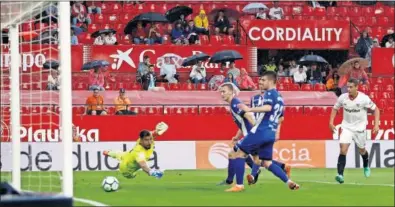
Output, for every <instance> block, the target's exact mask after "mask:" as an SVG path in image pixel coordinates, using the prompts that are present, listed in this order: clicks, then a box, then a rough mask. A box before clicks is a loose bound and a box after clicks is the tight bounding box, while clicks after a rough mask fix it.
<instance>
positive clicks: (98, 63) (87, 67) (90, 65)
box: [82, 60, 108, 70]
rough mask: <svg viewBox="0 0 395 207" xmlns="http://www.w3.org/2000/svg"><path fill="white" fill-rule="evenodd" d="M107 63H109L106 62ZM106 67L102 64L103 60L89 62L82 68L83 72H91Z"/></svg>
mask: <svg viewBox="0 0 395 207" xmlns="http://www.w3.org/2000/svg"><path fill="white" fill-rule="evenodd" d="M105 62H107V61H105ZM107 63H108V62H107ZM102 66H104V65H103V63H102V60H93V61H91V62H87V63H85V64H84V65H83V66H82V70H90V69H92V68H96V67H102Z"/></svg>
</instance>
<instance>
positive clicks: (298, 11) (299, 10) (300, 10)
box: [292, 6, 303, 16]
mask: <svg viewBox="0 0 395 207" xmlns="http://www.w3.org/2000/svg"><path fill="white" fill-rule="evenodd" d="M302 14H303V7H302V6H294V7H292V15H293V16H301V15H302Z"/></svg>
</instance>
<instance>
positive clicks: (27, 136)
mask: <svg viewBox="0 0 395 207" xmlns="http://www.w3.org/2000/svg"><path fill="white" fill-rule="evenodd" d="M75 130H76V135H77V136H78V137H79V138H80V140H81V142H98V141H99V129H89V130H87V129H80V128H79V127H75ZM20 138H21V140H22V141H28V142H60V141H61V139H60V130H59V129H52V128H50V129H33V128H32V127H29V128H26V127H23V126H22V127H21V128H20Z"/></svg>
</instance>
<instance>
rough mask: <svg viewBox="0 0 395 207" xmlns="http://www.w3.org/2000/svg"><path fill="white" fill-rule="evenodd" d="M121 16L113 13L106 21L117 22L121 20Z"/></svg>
mask: <svg viewBox="0 0 395 207" xmlns="http://www.w3.org/2000/svg"><path fill="white" fill-rule="evenodd" d="M119 20H120V18H119V16H118V14H111V15H108V16H107V20H106V22H107V23H109V24H117V23H118V22H119Z"/></svg>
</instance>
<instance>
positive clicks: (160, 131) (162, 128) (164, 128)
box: [155, 122, 169, 136]
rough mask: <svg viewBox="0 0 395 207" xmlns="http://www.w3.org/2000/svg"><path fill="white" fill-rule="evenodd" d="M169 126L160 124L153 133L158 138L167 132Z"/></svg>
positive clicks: (163, 123)
mask: <svg viewBox="0 0 395 207" xmlns="http://www.w3.org/2000/svg"><path fill="white" fill-rule="evenodd" d="M168 128H169V126H167V124H166V123H165V122H160V123H159V124H157V125H156V128H155V132H156V133H157V134H158V135H159V136H160V135H162V134H163V133H165V132H166V131H167V129H168Z"/></svg>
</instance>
